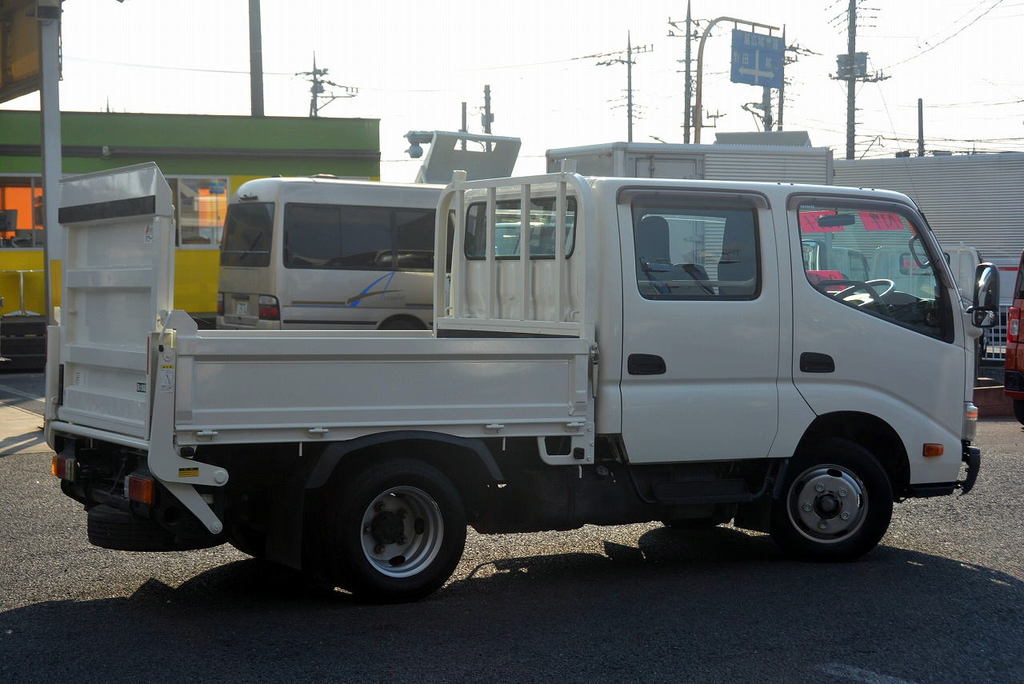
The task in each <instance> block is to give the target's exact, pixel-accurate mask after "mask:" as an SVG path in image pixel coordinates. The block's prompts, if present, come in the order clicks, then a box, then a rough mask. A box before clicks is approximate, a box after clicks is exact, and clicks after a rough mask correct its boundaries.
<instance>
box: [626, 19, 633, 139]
mask: <svg viewBox="0 0 1024 684" xmlns="http://www.w3.org/2000/svg"><path fill="white" fill-rule="evenodd" d="M626 141H627V142H633V41H632V38H631V37H630V35H629V31H626Z"/></svg>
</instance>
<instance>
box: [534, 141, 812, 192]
mask: <svg viewBox="0 0 1024 684" xmlns="http://www.w3.org/2000/svg"><path fill="white" fill-rule="evenodd" d="M546 157H547V170H548V172H553V171H557V170H558V169H559V168H560V164H561V162H562V160H570V161H573V162H575V163H576V170H577V171H578V172H579V173H581V174H584V175H588V176H615V177H620V178H693V179H701V180H735V181H764V182H772V183H775V182H785V183H813V184H816V185H829V184H831V183H832V150H831V149H829V148H827V147H808V146H803V145H758V144H742V145H740V144H721V143H716V144H714V145H688V144H687V145H679V144H671V143H626V142H612V143H602V144H598V145H581V146H577V147H560V148H555V149H550V150H548V151H547V153H546Z"/></svg>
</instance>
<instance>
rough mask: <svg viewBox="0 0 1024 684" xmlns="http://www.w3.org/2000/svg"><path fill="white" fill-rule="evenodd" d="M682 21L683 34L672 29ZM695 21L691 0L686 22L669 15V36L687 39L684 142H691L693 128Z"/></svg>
mask: <svg viewBox="0 0 1024 684" xmlns="http://www.w3.org/2000/svg"><path fill="white" fill-rule="evenodd" d="M680 23H684V24H685V29H682V30H683V35H679V34H678V33H675V32H674V31H673V30H672V29H675V30H676V31H679V30H681V29H680V28H679V24H680ZM694 23H695V22H694V21H693V19H692V18H691V15H690V2H689V0H687V2H686V21H685V22H678V21H672V18H671V17H669V20H668V25H669V26H671V27H672V29H669V32H668V37H669V38H685V39H686V49H685V53H684V54H685V57H684V58H683V59H682V60H681V61H682V64H683V65H684V67H683V73H684V75H685V80H684V81H683V142H684V143H689V142H690V129H691V128H693V107H692V103H693V75H692V74H693V70H692V68H691V65H692V64H693V61H692V59H691V50H690V49H691V44H692V42H693V39H694V38H695V36H694V34H693V27H694Z"/></svg>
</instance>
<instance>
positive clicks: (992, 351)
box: [981, 306, 1010, 363]
mask: <svg viewBox="0 0 1024 684" xmlns="http://www.w3.org/2000/svg"><path fill="white" fill-rule="evenodd" d="M1009 311H1010V307H1009V306H1000V307H999V322H998V323H996V324H995V325H994V326H993V327H991V328H989V329H988V330H986V331H985V353H984V355H982V357H981V360H982V361H998V362H999V363H1002V362H1003V361H1004V360H1005V359H1006V317H1007V315H1008V314H1009Z"/></svg>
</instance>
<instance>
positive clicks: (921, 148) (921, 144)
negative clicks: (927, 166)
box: [917, 98, 924, 157]
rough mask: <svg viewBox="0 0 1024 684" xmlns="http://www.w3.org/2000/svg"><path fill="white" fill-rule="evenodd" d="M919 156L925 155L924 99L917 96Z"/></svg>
mask: <svg viewBox="0 0 1024 684" xmlns="http://www.w3.org/2000/svg"><path fill="white" fill-rule="evenodd" d="M917 156H918V157H923V156H924V100H922V99H921V98H917Z"/></svg>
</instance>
